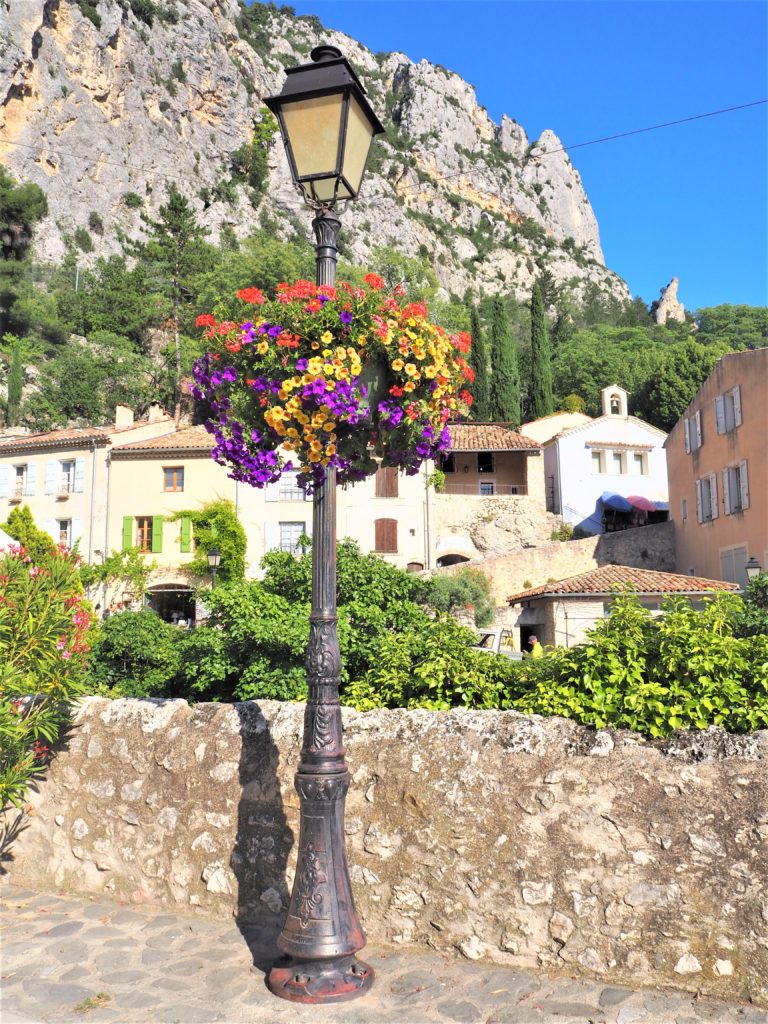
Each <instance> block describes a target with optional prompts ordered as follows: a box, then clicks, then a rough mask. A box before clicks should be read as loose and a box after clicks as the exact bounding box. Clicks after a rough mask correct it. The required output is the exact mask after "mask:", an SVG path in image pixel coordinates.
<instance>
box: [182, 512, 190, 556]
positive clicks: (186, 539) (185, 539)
mask: <svg viewBox="0 0 768 1024" xmlns="http://www.w3.org/2000/svg"><path fill="white" fill-rule="evenodd" d="M191 550H192V520H191V519H190V518H189V516H182V517H181V552H182V554H187V553H188V552H190V551H191Z"/></svg>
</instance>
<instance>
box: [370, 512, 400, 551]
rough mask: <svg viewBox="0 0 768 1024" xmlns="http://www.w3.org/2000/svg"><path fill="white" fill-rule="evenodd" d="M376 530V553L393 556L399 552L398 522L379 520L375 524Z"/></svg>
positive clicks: (394, 520)
mask: <svg viewBox="0 0 768 1024" xmlns="http://www.w3.org/2000/svg"><path fill="white" fill-rule="evenodd" d="M374 526H375V529H376V546H375V548H374V550H375V551H378V552H381V553H382V554H393V553H395V552H396V551H397V520H396V519H377V520H375V522H374Z"/></svg>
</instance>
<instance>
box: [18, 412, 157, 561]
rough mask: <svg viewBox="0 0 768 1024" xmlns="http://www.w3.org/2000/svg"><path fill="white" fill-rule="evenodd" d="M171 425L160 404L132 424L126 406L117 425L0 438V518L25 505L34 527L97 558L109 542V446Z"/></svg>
mask: <svg viewBox="0 0 768 1024" xmlns="http://www.w3.org/2000/svg"><path fill="white" fill-rule="evenodd" d="M172 429H173V422H172V420H171V419H170V418H169V417H168V416H167V415H166V414H165V413H164V412H163V411H162V410H161V409H160V408H159V406H153V407H152V409H151V410H150V415H149V418H148V419H147V420H142V421H140V422H134V419H133V413H132V412H131V410H130V409H128V408H127V407H126V406H118V407H117V412H116V416H115V423H114V424H113V425H111V426H108V427H83V428H71V429H67V430H54V431H48V432H47V433H40V434H21V435H18V436H16V437H6V438H2V439H0V522H4V521H5V520H6V519H7V518H8V515H9V514H10V512H11V511H12V510H13V509H14V508H17V507H19V506H22V505H27V506H29V509H30V511H31V513H32V516H33V518H34V520H35V525H36V526H38V527H39V528H40V529H42V530H45V531H46V533H48V534H50V536H51V537H53V539H54V540H55V541H56V542H57V543H61V544H64V545H66V546H67V547H74V546H75V545H76V544H77V545H78V549H79V551H80V554H81V555H82V556H83V558H85V559H86V561H88V562H93V561H98V560H99V558H100V555H101V553H102V552H103V551H104V550H105V544H106V542H107V538H106V526H107V505H108V500H109V453H110V450H111V448H112V445H113V444H114V443H115V442H116V441H126V440H141V439H144V438H147V437H156V436H157V435H158V434H162V433H167V432H168V431H169V430H172ZM107 553H108V552H107Z"/></svg>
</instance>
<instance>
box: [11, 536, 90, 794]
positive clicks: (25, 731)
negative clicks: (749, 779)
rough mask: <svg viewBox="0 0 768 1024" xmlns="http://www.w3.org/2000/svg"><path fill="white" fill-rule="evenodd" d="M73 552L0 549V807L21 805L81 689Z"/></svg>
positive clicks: (83, 637) (86, 617)
mask: <svg viewBox="0 0 768 1024" xmlns="http://www.w3.org/2000/svg"><path fill="white" fill-rule="evenodd" d="M76 562H77V556H75V555H71V554H69V553H62V552H60V551H55V552H54V553H53V554H49V555H46V556H45V557H44V558H42V559H41V560H39V561H38V560H33V559H31V558H30V556H29V555H28V554H27V552H26V550H25V549H24V548H23V547H22V546H21V545H14V546H13V547H11V548H9V549H7V550H6V551H4V552H2V553H0V809H5V808H6V806H7V804H9V803H11V804H13V805H14V806H16V807H18V808H21V807H22V803H23V799H24V794H25V792H26V789H27V786H28V784H29V782H30V780H31V779H32V778H34V777H35V776H36V775H37V774H38V773H39V772H40V771H41V770H42V769H43V768H44V767H45V765H46V764H47V762H48V760H49V755H50V752H51V746H52V745H53V744H54V743H55V742H56V740H57V738H58V737H59V735H60V733H61V731H62V730H63V729H64V727H65V726H66V724H67V722H68V721H69V715H70V710H71V707H72V703H73V701H74V699H75V698H76V697H77V696H78V695H79V694H80V693H82V692H84V685H83V680H84V670H85V654H86V651H87V650H88V639H89V631H90V627H91V616H90V612H89V610H88V609H87V607H86V606H85V604H84V602H83V596H82V587H81V586H80V581H79V579H78V576H77V568H76Z"/></svg>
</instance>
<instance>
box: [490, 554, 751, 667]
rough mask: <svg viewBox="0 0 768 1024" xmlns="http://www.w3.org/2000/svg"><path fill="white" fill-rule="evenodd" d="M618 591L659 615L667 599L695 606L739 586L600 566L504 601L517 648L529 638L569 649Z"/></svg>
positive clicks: (603, 614) (524, 646)
mask: <svg viewBox="0 0 768 1024" xmlns="http://www.w3.org/2000/svg"><path fill="white" fill-rule="evenodd" d="M622 589H624V590H627V589H630V590H633V591H635V592H636V594H637V596H638V599H639V601H640V603H641V604H642V605H643V607H645V608H647V609H649V611H651V612H658V611H660V610H661V606H662V603H663V601H664V599H665V598H666V597H669V596H671V595H680V596H683V597H687V598H689V599H690V600H691V601H692V602H694V604H700V603H701V602H702V601H703V600H704V599H705V598H706V597H709V596H711V594H712V592H713V591H718V590H737V589H738V587H737V586H736V585H735V584H733V583H724V582H723V581H722V580H713V579H703V578H701V577H698V576H683V575H678V574H676V573H669V572H653V571H651V570H649V569H634V568H631V567H630V566H626V565H604V566H602V567H601V568H599V569H592V570H591V571H589V572H583V573H580V574H579V575H578V576H570V577H568V578H567V579H562V580H556V581H553V582H551V583H545V584H544V585H543V586H540V587H531V588H529V589H528V590H523V591H522V592H520V593H518V594H512V595H511V596H510V597H508V598H507V601H508V603H509V605H510V606H511V607H512V608H513V609H514V614H513V615H512V617H511V620H510V625H511V628H512V630H513V638H514V643H515V646H517V648H518V650H521V651H525V650H526V649H527V644H528V638H529V637H530V636H532V635H534V636H536V637H537V638H538V640H539V642H540V643H541V644H543V645H545V646H553V647H573V646H574V645H575V644H580V643H583V642H584V640H585V639H586V633H587V630H589V629H591V628H592V627H593V626H595V625H596V624H597V623H598V622H599V621H600V620H601V619H604V618H605V617H606V616H607V614H608V612H609V609H610V606H611V604H612V603H613V602H614V601H615V600H616V594H617V592H618V591H621V590H622Z"/></svg>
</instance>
